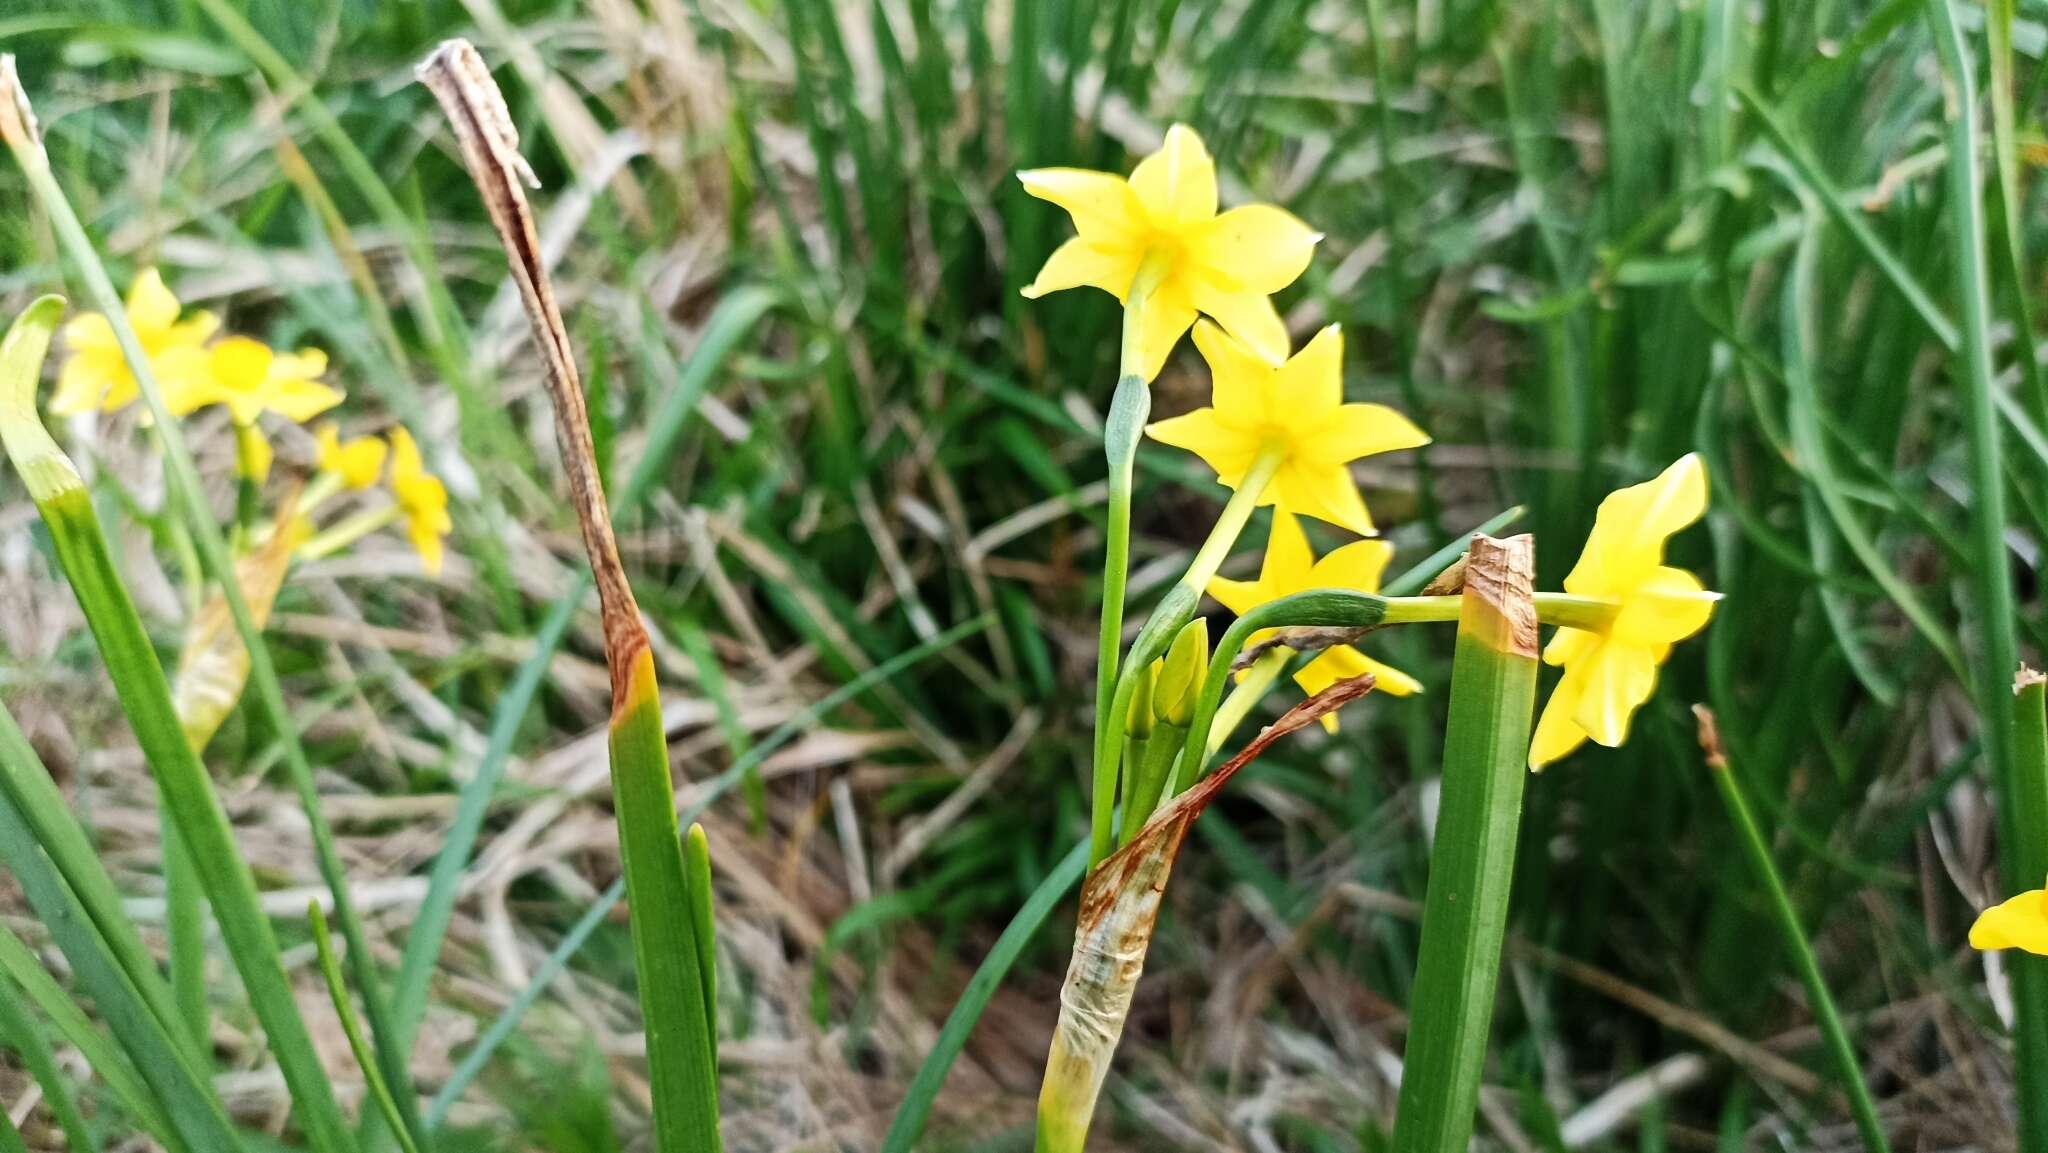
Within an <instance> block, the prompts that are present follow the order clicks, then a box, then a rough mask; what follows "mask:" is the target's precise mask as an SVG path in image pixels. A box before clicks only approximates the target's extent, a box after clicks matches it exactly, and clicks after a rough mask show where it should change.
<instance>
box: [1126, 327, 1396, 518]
mask: <svg viewBox="0 0 2048 1153" xmlns="http://www.w3.org/2000/svg"><path fill="white" fill-rule="evenodd" d="M1195 346H1196V347H1197V348H1200V349H1201V350H1202V356H1203V358H1204V359H1206V360H1207V361H1208V362H1209V373H1210V376H1211V377H1212V378H1213V381H1214V386H1213V387H1214V396H1213V403H1214V405H1215V407H1213V408H1200V409H1196V410H1195V411H1193V412H1191V413H1188V414H1187V415H1185V416H1176V417H1172V418H1171V419H1168V420H1162V421H1159V422H1157V423H1155V424H1153V425H1151V426H1150V427H1148V428H1147V429H1146V430H1145V431H1146V433H1147V434H1149V435H1150V436H1151V437H1152V439H1154V440H1157V441H1160V442H1161V443H1164V444H1170V445H1173V446H1174V447H1175V448H1184V449H1187V450H1188V451H1189V452H1192V453H1194V454H1195V455H1197V456H1199V457H1201V458H1202V459H1203V460H1204V461H1207V462H1208V464H1209V467H1210V468H1213V469H1215V470H1216V479H1217V480H1219V481H1221V482H1222V483H1223V484H1225V485H1227V486H1229V487H1231V488H1236V487H1237V485H1238V483H1239V482H1240V481H1242V480H1243V479H1244V475H1245V473H1246V472H1247V471H1249V470H1250V468H1251V466H1252V462H1253V461H1255V460H1257V459H1258V458H1259V456H1260V455H1261V454H1262V453H1269V452H1278V453H1281V454H1283V459H1282V461H1281V463H1280V467H1279V470H1278V471H1277V472H1275V473H1274V474H1273V479H1272V481H1271V483H1269V484H1268V485H1267V486H1266V491H1265V492H1264V493H1263V494H1261V495H1260V497H1259V503H1260V504H1278V505H1279V506H1280V507H1281V508H1283V509H1286V510H1287V511H1288V512H1293V513H1299V514H1300V515H1302V516H1312V517H1315V518H1317V519H1319V520H1326V521H1329V522H1330V523H1331V524H1334V525H1337V526H1339V527H1342V528H1348V529H1350V530H1351V531H1352V532H1355V533H1360V534H1363V535H1365V536H1372V535H1374V529H1373V527H1372V516H1371V515H1370V514H1369V513H1367V512H1366V510H1365V498H1364V497H1362V496H1360V495H1359V493H1358V483H1357V482H1356V481H1354V480H1353V479H1352V478H1351V469H1350V467H1349V465H1350V462H1352V461H1354V460H1357V459H1358V458H1359V457H1362V456H1371V455H1373V454H1375V453H1381V452H1389V451H1392V450H1394V449H1400V448H1417V447H1420V446H1421V445H1425V444H1428V443H1429V434H1427V433H1425V432H1423V431H1422V430H1421V429H1419V428H1417V427H1415V424H1414V422H1413V421H1410V420H1409V419H1408V418H1407V417H1405V416H1402V415H1401V414H1400V413H1398V412H1396V411H1394V410H1393V409H1391V408H1388V407H1387V406H1386V405H1383V404H1345V403H1344V380H1343V368H1344V334H1343V333H1342V332H1341V331H1340V330H1339V329H1338V327H1337V326H1336V325H1334V324H1333V325H1331V326H1329V327H1328V328H1325V329H1323V330H1322V331H1321V332H1319V333H1317V334H1316V335H1315V339H1313V340H1311V341H1309V342H1308V345H1307V346H1306V347H1304V348H1303V349H1302V350H1301V351H1300V352H1297V353H1295V354H1294V356H1293V357H1292V358H1291V359H1289V360H1288V361H1287V362H1286V363H1285V364H1282V365H1281V366H1280V367H1278V368H1275V367H1273V366H1272V365H1269V364H1267V363H1266V362H1264V361H1262V360H1260V359H1259V358H1258V357H1257V356H1254V355H1252V353H1251V351H1250V350H1248V349H1246V348H1245V347H1244V345H1242V344H1240V343H1238V342H1237V341H1235V340H1233V339H1231V337H1230V335H1229V334H1228V333H1226V332H1224V331H1223V330H1222V329H1220V328H1218V327H1216V326H1215V325H1213V324H1210V323H1208V322H1206V321H1204V322H1203V323H1201V324H1198V325H1196V326H1195Z"/></svg>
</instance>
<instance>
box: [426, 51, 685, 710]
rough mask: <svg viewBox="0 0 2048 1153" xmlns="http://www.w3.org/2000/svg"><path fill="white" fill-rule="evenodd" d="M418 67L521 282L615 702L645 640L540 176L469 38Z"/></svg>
mask: <svg viewBox="0 0 2048 1153" xmlns="http://www.w3.org/2000/svg"><path fill="white" fill-rule="evenodd" d="M418 76H419V78H420V82H421V83H423V84H425V85H426V86H427V88H428V90H430V91H431V92H433V94H434V98H435V99H437V100H439V101H440V102H441V107H442V109H443V110H444V111H445V112H447V114H448V121H449V123H450V124H451V125H452V126H453V127H454V129H455V139H456V142H457V143H458V144H459V145H460V146H461V148H462V161H463V164H464V165H465V166H466V167H467V168H468V169H469V175H470V179H472V180H474V181H475V182H476V187H477V191H478V192H479V193H480V194H481V195H482V196H483V200H484V206H485V207H486V208H487V209H489V210H490V214H491V223H492V224H493V225H495V226H496V227H497V230H498V239H499V241H500V243H502V244H503V245H504V246H505V259H506V263H507V264H508V265H509V266H510V267H511V270H512V279H513V282H514V283H516V284H517V285H518V286H519V299H520V300H521V301H522V302H524V303H525V305H526V318H527V320H528V321H529V322H531V323H532V325H533V339H534V344H535V345H537V346H538V347H539V349H540V353H541V361H542V364H543V365H544V366H545V368H546V370H547V372H546V381H547V389H548V395H549V397H550V398H551V399H552V400H553V401H554V409H555V436H556V439H557V441H558V442H559V443H560V445H561V450H562V468H563V470H564V471H566V472H567V473H568V476H569V493H570V498H571V499H572V500H574V501H575V504H576V519H577V521H578V522H579V523H580V524H581V525H582V527H583V547H584V550H585V551H586V552H588V553H589V554H590V569H591V573H592V574H593V576H594V577H595V578H596V581H597V594H598V600H599V603H600V604H601V605H602V606H603V609H604V641H605V645H604V647H605V660H606V662H607V663H608V664H609V665H610V667H611V675H612V701H613V707H614V708H615V709H616V708H617V707H618V704H619V702H620V701H621V700H623V699H624V696H625V693H624V691H623V690H624V688H625V685H626V681H627V677H628V674H629V671H630V670H631V668H632V666H633V658H634V657H635V656H636V655H638V654H639V653H640V652H641V651H642V650H644V649H645V648H646V647H647V630H646V628H645V627H644V626H643V625H642V624H641V623H640V606H639V605H638V604H637V603H636V602H635V601H634V599H633V590H632V588H631V587H630V586H629V585H628V584H627V583H626V570H625V566H624V565H622V564H621V563H620V561H619V546H618V542H617V541H616V540H615V539H613V537H612V518H611V512H610V510H609V509H608V508H606V506H605V499H604V485H603V482H601V481H600V480H599V479H598V475H597V455H596V451H595V449H594V448H593V446H592V442H591V438H590V413H589V411H588V409H587V408H585V406H584V401H583V379H582V376H581V375H580V374H579V373H578V372H577V370H576V356H575V353H574V351H573V350H572V349H571V348H570V345H569V333H568V330H567V328H566V327H564V326H563V324H562V312H561V309H560V308H558V307H557V306H556V304H555V292H554V288H553V286H552V285H551V284H550V283H549V280H548V272H547V266H546V264H545V263H544V262H543V260H542V259H541V253H540V233H539V230H538V229H537V228H536V227H535V226H534V222H533V209H532V208H531V207H530V206H529V205H528V204H527V202H526V189H527V187H538V186H539V183H540V182H539V181H538V180H536V179H535V178H534V175H533V170H532V169H531V168H528V167H527V164H526V160H525V158H524V157H522V156H520V154H519V132H518V129H516V128H514V127H513V125H512V117H511V114H510V113H509V112H507V111H506V108H505V97H504V95H503V94H502V93H500V92H499V91H498V85H497V82H496V81H494V80H492V79H491V73H490V69H488V68H486V67H485V66H484V61H483V57H482V56H480V55H478V54H477V50H476V49H475V48H474V47H473V46H471V45H470V43H469V41H467V40H461V39H456V40H449V41H447V42H445V43H443V44H442V45H441V47H439V48H437V49H435V51H434V54H433V55H431V56H429V57H427V58H426V60H425V61H423V62H421V64H420V66H419V68H418Z"/></svg>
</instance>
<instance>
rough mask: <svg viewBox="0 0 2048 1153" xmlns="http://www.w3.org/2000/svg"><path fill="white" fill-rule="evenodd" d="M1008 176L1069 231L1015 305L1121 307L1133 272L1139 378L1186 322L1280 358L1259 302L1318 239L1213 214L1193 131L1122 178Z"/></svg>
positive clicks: (1267, 301)
mask: <svg viewBox="0 0 2048 1153" xmlns="http://www.w3.org/2000/svg"><path fill="white" fill-rule="evenodd" d="M1017 178H1018V179H1019V180H1021V181H1023V182H1024V190H1025V191H1026V192H1029V193H1030V194H1031V195H1033V196H1036V197H1038V198H1039V199H1040V200H1050V201H1051V202H1053V203H1054V204H1057V205H1059V206H1060V207H1061V208H1064V209H1066V210H1067V213H1068V215H1070V216H1072V217H1073V218H1074V227H1075V229H1076V230H1078V231H1079V233H1080V235H1078V236H1076V237H1074V238H1073V239H1072V240H1069V241H1067V242H1066V243H1065V244H1062V245H1060V246H1059V248H1058V249H1056V250H1054V252H1053V254H1052V257H1051V258H1050V259H1048V260H1047V261H1046V262H1045V267H1044V268H1042V269H1040V270H1039V273H1038V279H1036V280H1034V281H1032V282H1031V284H1030V285H1029V286H1028V287H1026V288H1025V289H1024V295H1025V296H1027V297H1032V298H1034V299H1035V298H1037V297H1039V296H1042V295H1044V294H1045V293H1048V292H1058V291H1060V290H1062V289H1067V288H1079V287H1081V286H1083V285H1092V286H1094V287H1096V288H1100V289H1102V290H1103V291H1104V292H1107V293H1109V294H1110V295H1112V296H1114V297H1116V298H1117V299H1118V300H1119V301H1127V300H1128V299H1129V297H1130V293H1131V289H1132V285H1133V283H1134V282H1137V281H1138V279H1139V276H1140V273H1141V270H1142V271H1143V274H1144V276H1145V278H1146V281H1147V282H1148V283H1150V284H1151V285H1152V289H1151V293H1150V295H1149V296H1147V297H1146V300H1145V306H1144V316H1143V323H1142V330H1141V333H1140V336H1139V338H1138V348H1139V353H1140V356H1141V358H1142V360H1143V362H1144V373H1145V379H1146V380H1148V381H1149V380H1151V379H1152V378H1153V377H1155V376H1158V375H1159V369H1160V367H1161V366H1163V365H1164V364H1165V363H1166V355H1167V353H1169V352H1172V351H1173V346H1174V344H1175V343H1177V342H1178V341H1179V340H1180V337H1181V334H1182V333H1184V332H1186V331H1187V330H1188V326H1189V325H1191V324H1193V323H1194V322H1195V316H1196V314H1197V313H1200V314H1204V315H1207V316H1209V317H1211V318H1213V319H1214V320H1215V321H1216V322H1217V323H1218V324H1221V325H1222V326H1223V327H1224V328H1226V329H1228V330H1229V331H1230V333H1231V335H1233V336H1235V337H1237V338H1238V339H1239V340H1241V341H1243V342H1244V343H1245V344H1246V345H1247V346H1249V347H1250V348H1251V349H1253V350H1254V351H1255V352H1257V353H1258V355H1260V356H1262V357H1264V358H1265V359H1266V360H1268V361H1270V362H1272V363H1274V364H1278V363H1280V362H1281V361H1282V360H1284V359H1286V357H1287V328H1286V326H1285V325H1283V324H1281V323H1280V314H1279V312H1278V311H1276V310H1275V309H1274V307H1273V301H1272V299H1271V297H1272V294H1273V293H1276V292H1278V291H1280V290H1281V289H1283V288H1285V287H1287V286H1288V285H1290V284H1292V283H1294V279H1295V277H1298V276H1300V275H1301V274H1302V270H1304V269H1306V268H1307V267H1308V264H1309V259H1310V258H1311V257H1312V256H1313V255H1314V254H1315V247H1316V242H1317V241H1319V240H1321V239H1322V234H1321V233H1318V232H1314V231H1312V230H1311V229H1310V228H1309V227H1308V225H1306V224H1303V223H1302V222H1301V221H1299V220H1297V219H1295V217H1294V215H1293V214H1292V213H1289V212H1286V211H1284V210H1282V209H1279V208H1275V207H1273V206H1272V205H1269V204H1248V205H1245V206H1243V207H1241V208H1233V209H1231V210H1230V211H1228V212H1224V213H1221V214H1218V213H1217V211H1216V163H1215V161H1213V160H1211V159H1210V158H1209V151H1208V149H1206V148H1204V147H1203V146H1202V138H1201V137H1199V136H1197V135H1195V132H1194V130H1193V129H1191V128H1189V127H1187V126H1186V125H1184V124H1176V125H1174V126H1173V127H1172V128H1169V129H1167V131H1166V143H1165V144H1164V145H1163V146H1162V147H1161V148H1160V149H1159V151H1157V152H1155V153H1153V154H1152V155H1150V156H1147V157H1146V158H1145V159H1143V160H1141V161H1139V162H1138V167H1137V168H1136V169H1134V170H1132V172H1131V178H1130V179H1129V180H1125V179H1124V178H1123V177H1121V176H1118V175H1116V174H1114V173H1110V172H1092V171H1089V170H1087V169H1081V168H1037V169H1032V170H1029V171H1026V172H1019V173H1018V174H1017Z"/></svg>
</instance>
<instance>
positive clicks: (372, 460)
mask: <svg viewBox="0 0 2048 1153" xmlns="http://www.w3.org/2000/svg"><path fill="white" fill-rule="evenodd" d="M313 437H314V439H315V440H316V441H318V442H319V445H320V471H321V472H325V473H332V474H333V475H334V476H335V477H336V478H337V479H339V480H340V481H341V483H342V484H343V485H344V486H346V487H348V488H369V487H370V486H371V485H373V484H376V483H377V478H378V476H380V475H382V474H383V472H384V442H383V441H381V440H378V439H377V438H376V437H374V436H362V437H357V438H356V439H354V440H348V441H345V440H343V439H341V430H340V429H339V428H336V427H335V426H334V425H332V424H323V425H321V426H320V427H319V429H317V430H316V431H315V432H314V433H313Z"/></svg>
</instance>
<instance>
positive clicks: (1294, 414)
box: [1266, 324, 1364, 460]
mask: <svg viewBox="0 0 2048 1153" xmlns="http://www.w3.org/2000/svg"><path fill="white" fill-rule="evenodd" d="M1343 403H1344V330H1343V329H1342V328H1339V327H1338V326H1337V325H1334V324H1332V325H1328V326H1326V327H1325V328H1324V329H1323V330H1322V331H1321V332H1318V333H1316V334H1315V336H1314V337H1312V338H1310V340H1309V342H1308V343H1307V344H1305V345H1303V346H1302V348H1301V351H1300V352H1297V353H1295V354H1294V355H1293V356H1291V357H1289V358H1288V359H1287V363H1286V364H1283V365H1281V366H1280V369H1279V371H1277V372H1275V373H1274V374H1273V386H1272V392H1271V393H1269V394H1268V396H1267V398H1266V407H1267V408H1268V409H1269V410H1270V411H1271V412H1273V413H1274V414H1275V416H1277V417H1278V418H1279V420H1280V422H1281V423H1283V424H1285V425H1286V426H1287V428H1288V429H1289V430H1290V431H1295V432H1298V433H1300V434H1302V435H1303V437H1304V440H1305V441H1308V442H1310V443H1320V442H1321V438H1322V437H1324V436H1326V435H1328V434H1329V433H1330V432H1331V431H1333V428H1332V426H1331V424H1330V421H1331V419H1332V417H1333V416H1334V415H1335V414H1336V413H1337V411H1338V408H1339V406H1341V405H1342V404H1343ZM1359 455H1360V456H1363V455H1364V454H1363V453H1360V454H1359ZM1318 459H1324V458H1323V457H1318ZM1331 459H1338V460H1350V459H1352V458H1351V457H1342V458H1331Z"/></svg>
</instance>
